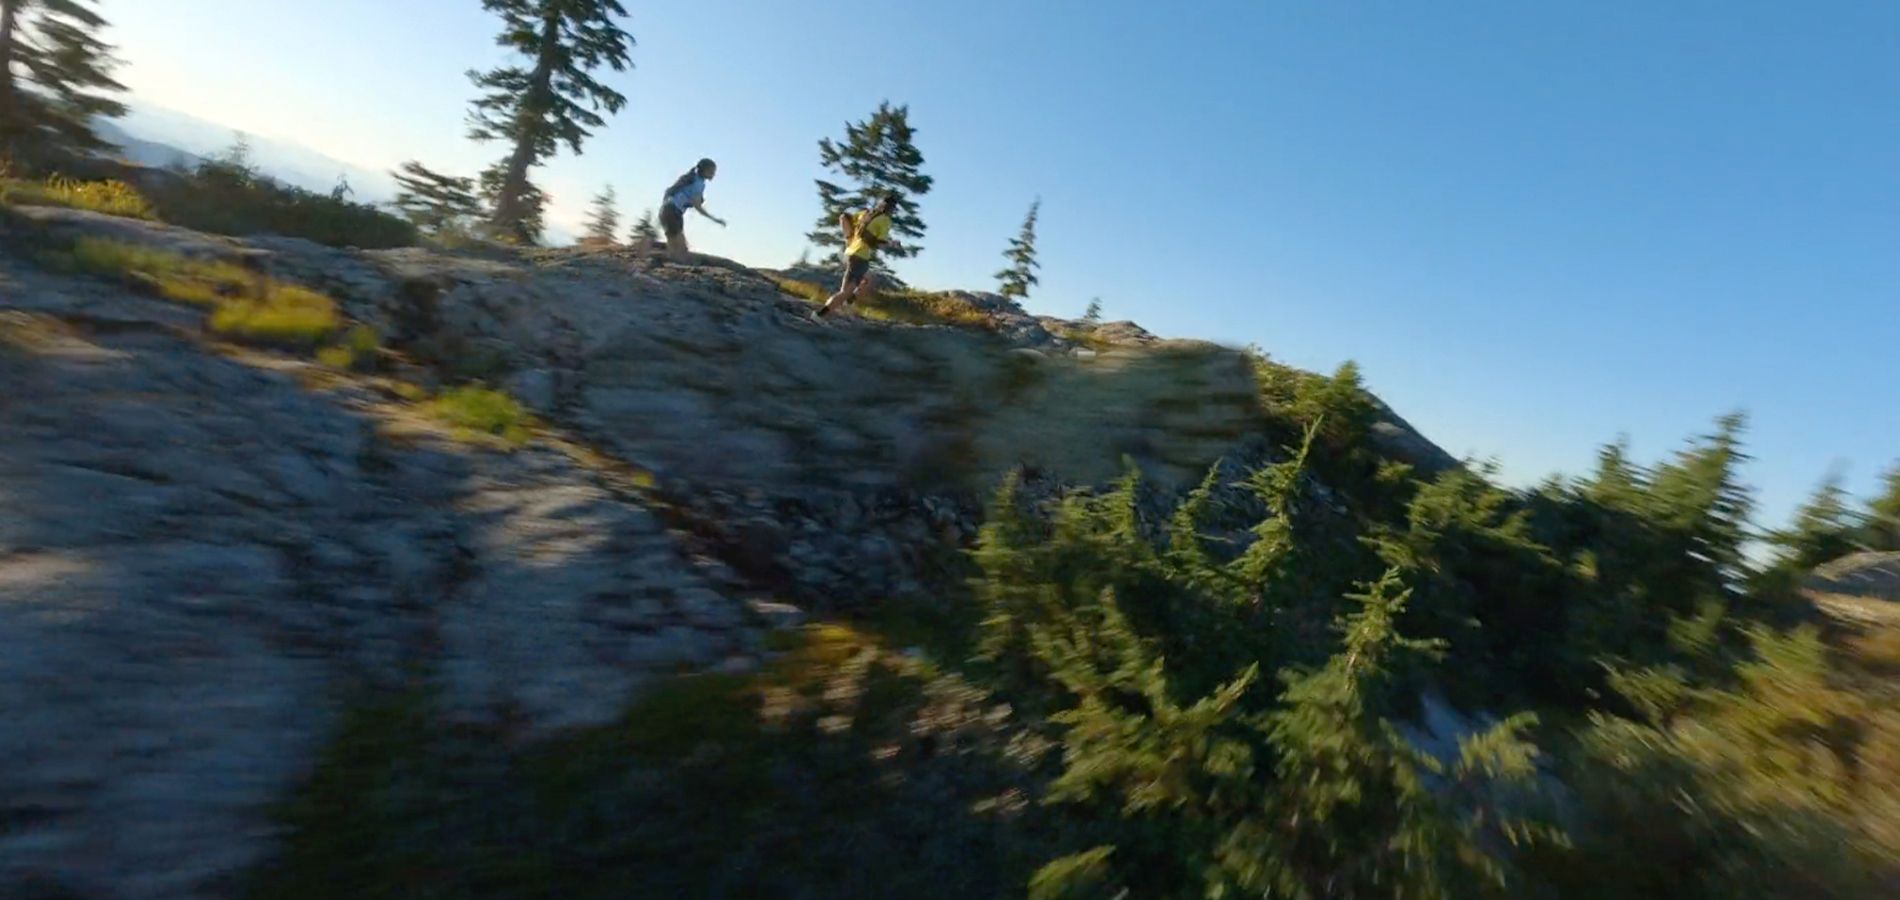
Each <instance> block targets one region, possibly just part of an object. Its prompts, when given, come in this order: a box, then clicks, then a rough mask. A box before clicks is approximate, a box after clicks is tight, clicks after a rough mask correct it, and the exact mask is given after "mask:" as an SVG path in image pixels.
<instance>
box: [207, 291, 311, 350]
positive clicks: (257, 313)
mask: <svg viewBox="0 0 1900 900" xmlns="http://www.w3.org/2000/svg"><path fill="white" fill-rule="evenodd" d="M340 324H341V322H340V321H339V320H338V318H337V312H336V303H335V302H333V301H331V299H330V298H328V297H325V296H324V295H322V294H319V293H317V292H315V291H311V290H307V289H305V288H300V287H290V286H286V285H280V284H272V285H270V287H269V288H268V289H266V291H265V292H264V294H263V296H261V297H257V298H250V299H238V300H232V301H228V302H226V303H223V304H221V305H220V306H219V307H218V308H217V310H216V311H214V312H213V313H212V314H211V330H212V331H214V332H217V333H218V334H223V335H228V336H231V337H237V338H241V339H245V340H250V341H256V342H260V343H267V344H284V345H290V346H299V347H312V346H315V345H317V344H318V343H320V342H322V341H323V339H324V338H327V337H329V336H330V335H331V334H334V333H335V332H336V330H337V328H338V327H339V326H340Z"/></svg>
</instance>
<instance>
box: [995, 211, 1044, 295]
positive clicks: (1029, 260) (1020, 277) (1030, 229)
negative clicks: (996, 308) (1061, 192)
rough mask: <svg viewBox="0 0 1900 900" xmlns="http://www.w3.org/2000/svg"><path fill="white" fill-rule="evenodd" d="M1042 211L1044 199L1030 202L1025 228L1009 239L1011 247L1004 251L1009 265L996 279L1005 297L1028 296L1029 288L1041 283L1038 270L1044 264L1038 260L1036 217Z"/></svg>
mask: <svg viewBox="0 0 1900 900" xmlns="http://www.w3.org/2000/svg"><path fill="white" fill-rule="evenodd" d="M1041 212H1042V201H1041V200H1037V201H1036V202H1034V203H1031V204H1029V215H1027V216H1024V217H1023V230H1022V231H1020V232H1018V233H1017V235H1016V236H1015V237H1013V238H1010V240H1009V249H1008V250H1005V251H1003V258H1004V259H1007V260H1009V267H1008V268H1006V269H1004V270H1003V271H1001V272H998V273H996V280H997V281H998V282H1001V284H1002V287H1001V288H1000V289H998V291H997V293H1000V294H1002V295H1003V296H1005V297H1017V298H1027V297H1028V296H1029V289H1030V288H1032V287H1035V286H1036V285H1037V284H1040V283H1041V281H1042V279H1040V278H1037V277H1036V270H1037V269H1040V268H1042V264H1041V263H1039V262H1037V261H1036V217H1037V216H1038V215H1040V214H1041Z"/></svg>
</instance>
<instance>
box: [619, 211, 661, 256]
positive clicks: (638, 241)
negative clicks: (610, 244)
mask: <svg viewBox="0 0 1900 900" xmlns="http://www.w3.org/2000/svg"><path fill="white" fill-rule="evenodd" d="M659 242H660V226H659V225H657V224H655V223H654V221H653V210H650V209H649V210H647V211H646V212H644V213H641V214H640V221H638V222H635V223H633V234H632V235H630V236H629V237H628V238H627V243H629V244H632V245H633V246H635V247H649V248H650V247H652V246H653V245H654V244H657V243H659Z"/></svg>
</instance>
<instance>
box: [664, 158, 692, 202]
mask: <svg viewBox="0 0 1900 900" xmlns="http://www.w3.org/2000/svg"><path fill="white" fill-rule="evenodd" d="M698 177H699V169H698V168H697V167H695V168H691V169H687V170H686V174H684V175H681V176H680V177H679V180H678V181H675V182H673V186H672V187H670V188H667V189H666V193H664V194H662V195H660V202H661V203H664V204H667V205H671V204H672V203H673V196H674V195H675V194H678V193H679V192H680V191H683V190H685V189H686V187H687V185H690V184H692V183H693V179H695V178H698Z"/></svg>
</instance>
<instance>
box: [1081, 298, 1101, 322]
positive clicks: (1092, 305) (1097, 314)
mask: <svg viewBox="0 0 1900 900" xmlns="http://www.w3.org/2000/svg"><path fill="white" fill-rule="evenodd" d="M1082 321H1083V322H1084V323H1086V324H1088V325H1089V326H1090V327H1094V326H1096V325H1100V324H1102V298H1100V297H1094V298H1091V299H1090V300H1089V308H1088V309H1086V310H1083V311H1082Z"/></svg>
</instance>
